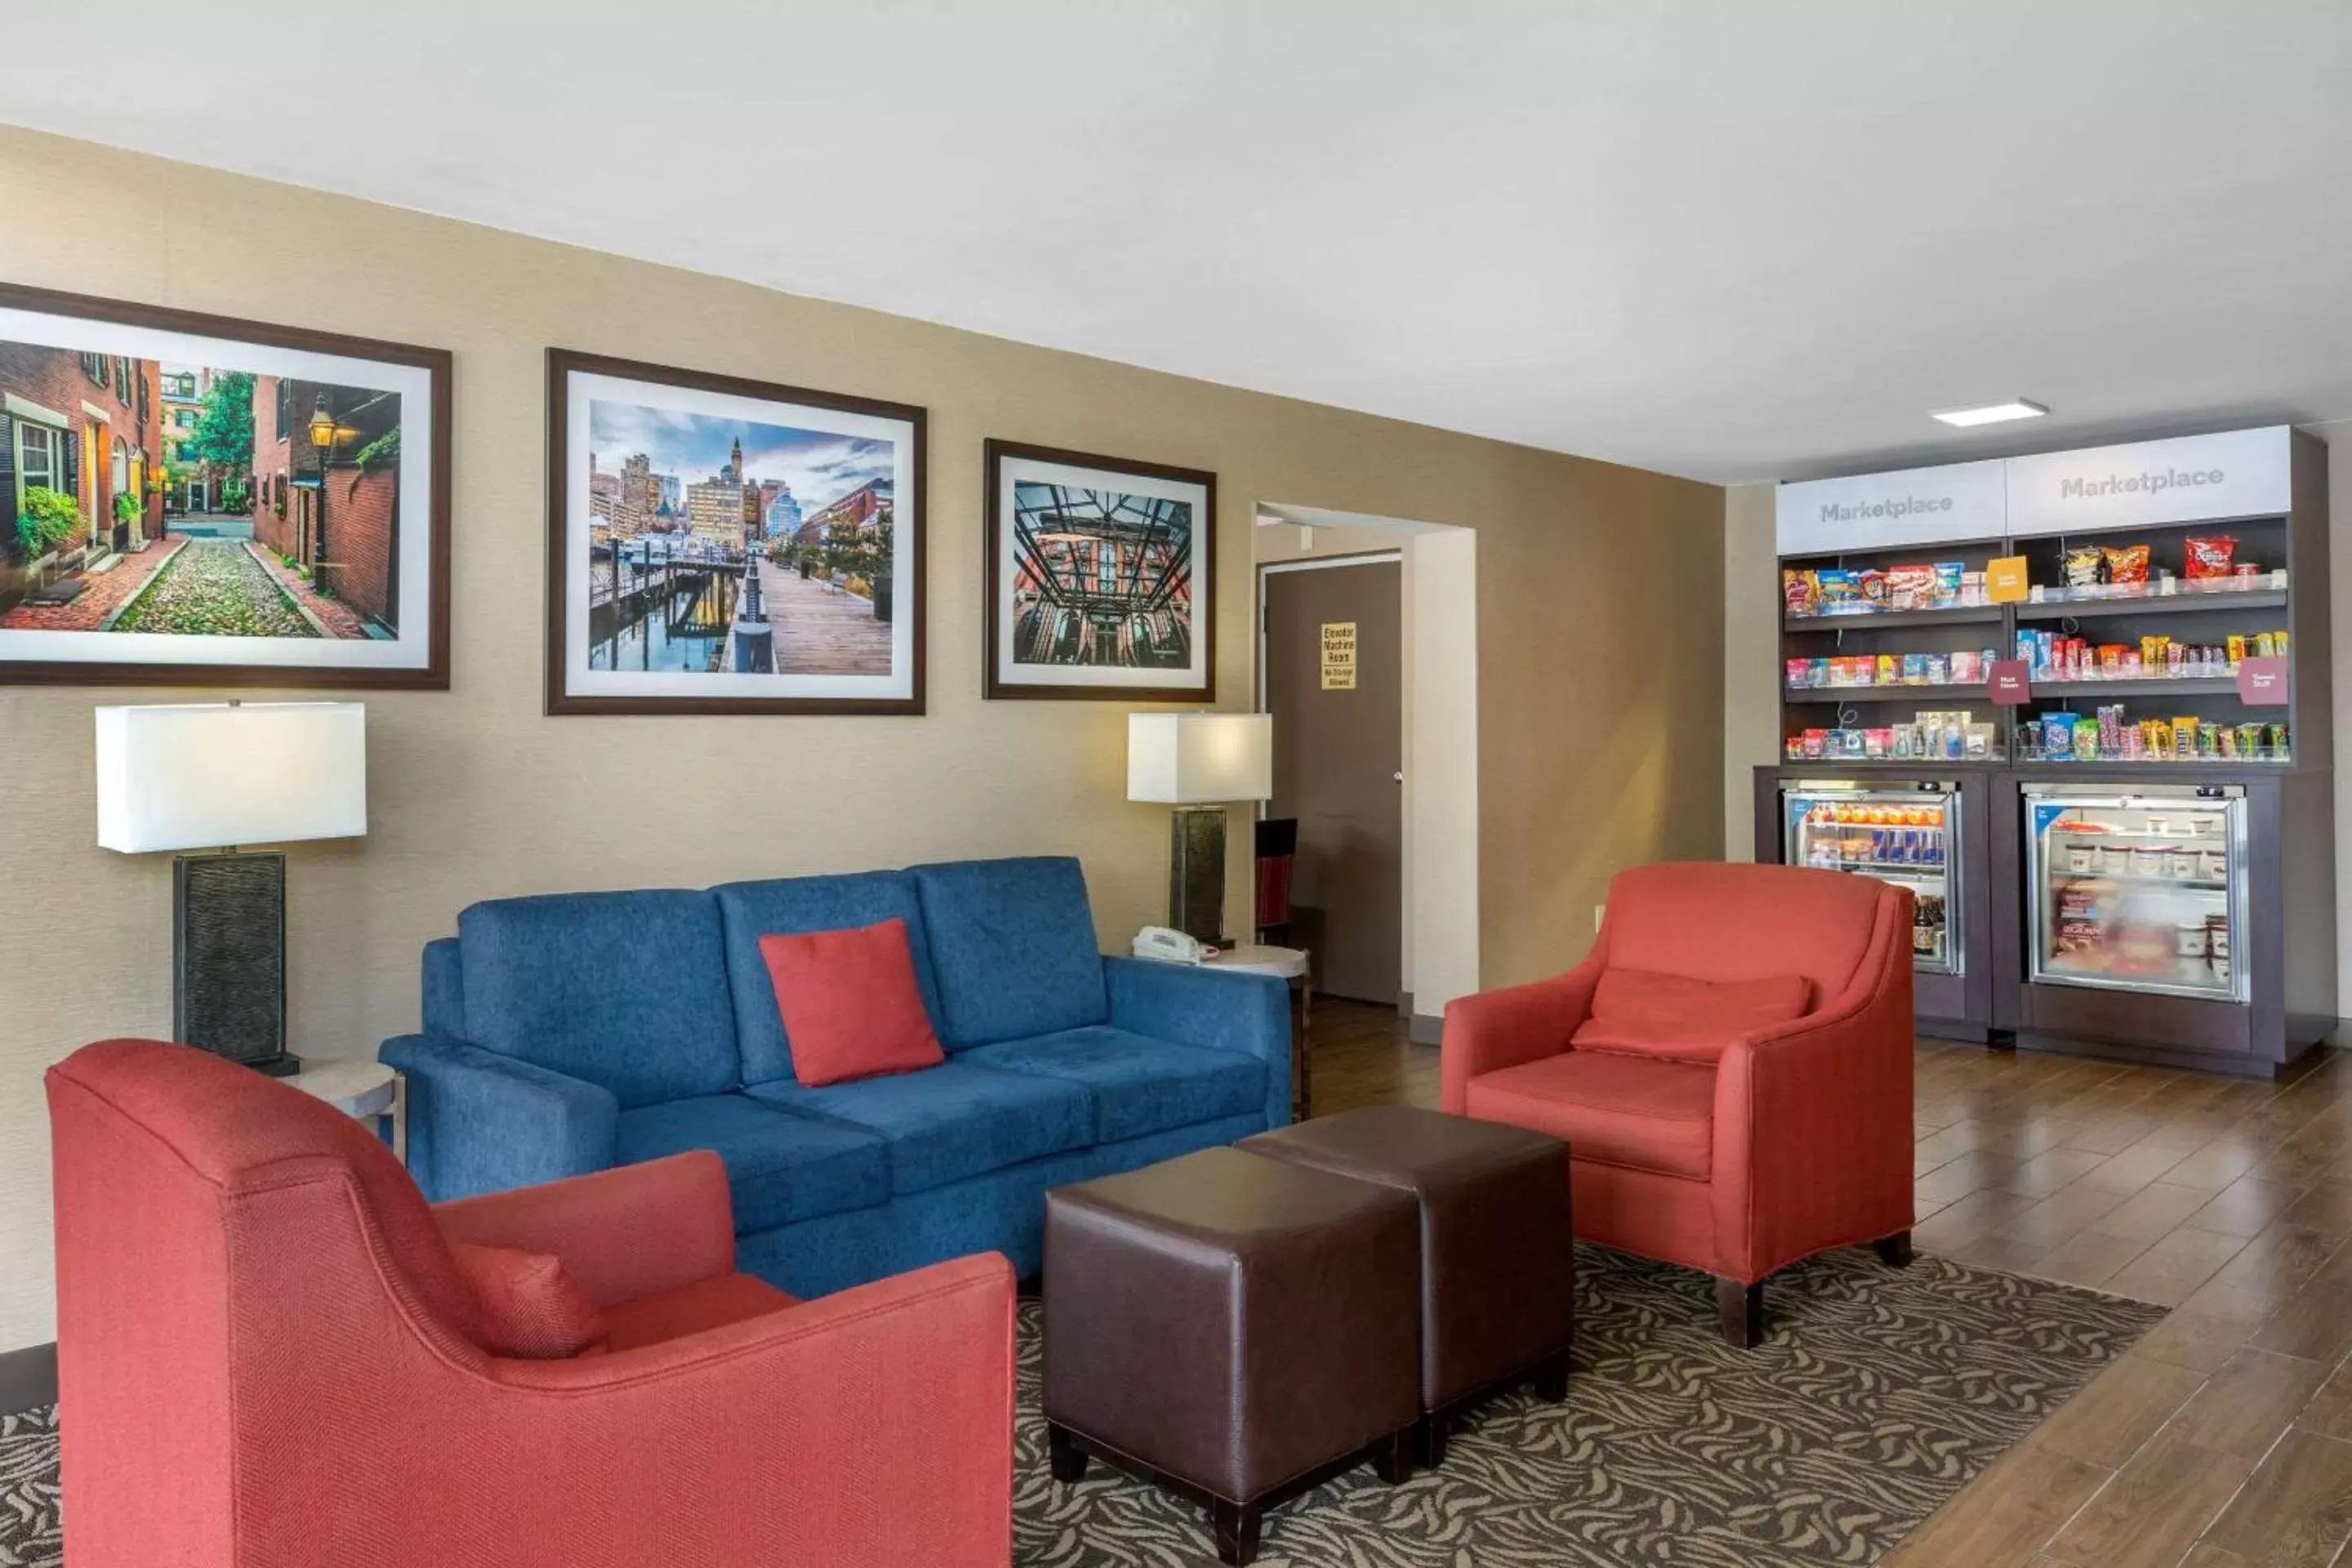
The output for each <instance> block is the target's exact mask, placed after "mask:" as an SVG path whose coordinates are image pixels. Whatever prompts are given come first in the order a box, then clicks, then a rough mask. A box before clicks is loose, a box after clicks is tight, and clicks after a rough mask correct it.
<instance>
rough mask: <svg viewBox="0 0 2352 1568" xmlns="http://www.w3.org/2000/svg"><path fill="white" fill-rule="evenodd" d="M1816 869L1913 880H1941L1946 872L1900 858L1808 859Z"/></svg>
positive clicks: (1935, 867)
mask: <svg viewBox="0 0 2352 1568" xmlns="http://www.w3.org/2000/svg"><path fill="white" fill-rule="evenodd" d="M1806 864H1807V865H1809V866H1811V868H1813V869H1814V870H1816V871H1867V872H1869V873H1870V874H1871V875H1872V876H1874V877H1896V878H1900V879H1904V880H1906V881H1913V882H1941V881H1943V880H1944V879H1945V878H1946V875H1947V873H1946V872H1945V870H1944V868H1942V867H1941V866H1928V865H1921V864H1919V863H1917V862H1916V861H1913V862H1906V861H1901V860H1809V861H1807V862H1806Z"/></svg>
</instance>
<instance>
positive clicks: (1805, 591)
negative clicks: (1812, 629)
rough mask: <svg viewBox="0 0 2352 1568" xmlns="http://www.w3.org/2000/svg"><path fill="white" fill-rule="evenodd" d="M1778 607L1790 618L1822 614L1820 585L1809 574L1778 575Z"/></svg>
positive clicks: (1792, 572) (1793, 572) (1785, 572)
mask: <svg viewBox="0 0 2352 1568" xmlns="http://www.w3.org/2000/svg"><path fill="white" fill-rule="evenodd" d="M1780 607H1781V608H1782V609H1783V610H1785V611H1786V612H1787V613H1788V614H1790V615H1792V616H1818V615H1820V614H1821V613H1822V589H1821V584H1819V583H1817V582H1815V581H1814V580H1813V574H1811V572H1796V571H1784V572H1782V573H1781V574H1780Z"/></svg>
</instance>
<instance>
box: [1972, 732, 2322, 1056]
mask: <svg viewBox="0 0 2352 1568" xmlns="http://www.w3.org/2000/svg"><path fill="white" fill-rule="evenodd" d="M2142 766H2143V767H2144V766H2145V764H2143V765H2142ZM2135 771H2137V770H2134V769H2131V768H2127V767H2126V768H2109V769H2102V770H2098V776H2093V777H2063V778H2062V777H2057V776H2048V774H2047V773H2045V774H2044V775H2042V776H2036V775H2034V774H2032V773H2020V774H2015V775H2009V776H2005V777H2004V778H2003V779H2002V780H2001V781H2000V788H2001V792H2002V794H2003V795H2005V796H2006V799H2005V800H2004V801H2003V803H2002V805H2001V807H2000V816H2004V817H2005V818H2006V822H2005V824H2004V827H2005V829H2006V830H2007V831H2006V832H2004V833H2003V834H2002V835H2001V837H2009V836H2010V835H2011V834H2013V845H2012V844H2001V845H1997V846H1996V847H1995V849H1994V854H1995V857H1996V858H1997V859H1998V858H2002V857H2004V856H2005V855H2008V854H2010V853H2011V851H2012V850H2013V854H2014V859H2015V863H2016V865H2017V869H2018V879H2019V881H2020V882H2021V889H2020V891H2021V895H2022V896H2021V898H2020V899H2019V900H2017V903H2016V906H2015V908H2014V909H2013V910H2011V909H2010V908H2009V907H2007V906H2006V905H2002V906H2000V907H1999V908H1998V912H1997V915H1996V924H1997V925H2002V926H2011V925H2013V927H2014V930H2013V931H1999V932H1996V934H1995V938H1994V946H1995V948H1996V951H1997V952H2000V961H2001V967H2002V969H2003V970H2004V973H2002V974H2000V975H1999V976H1997V977H1996V981H1995V992H1996V996H1997V999H1998V1000H1997V1005H1996V1007H1995V1019H1994V1023H1995V1026H1997V1027H2000V1028H2007V1029H2011V1030H2014V1031H2015V1033H2016V1037H2017V1044H2018V1045H2019V1046H2020V1047H2022V1048H2025V1049H2046V1050H2063V1051H2069V1052H2078V1053H2079V1052H2084V1051H2087V1052H2089V1053H2091V1054H2095V1055H2105V1056H2116V1057H2124V1058H2132V1059H2136V1060H2149V1061H2158V1062H2165V1063H2169V1064H2173V1065H2178V1066H2183V1067H2196V1068H2206V1069H2209V1070H2210V1069H2214V1068H2219V1069H2221V1070H2224V1071H2232V1072H2242V1073H2249V1074H2266V1073H2270V1072H2273V1071H2274V1070H2276V1069H2277V1068H2278V1067H2280V1066H2281V1065H2282V1064H2284V1063H2285V1062H2288V1061H2292V1060H2294V1058H2296V1057H2298V1056H2300V1055H2301V1054H2302V1053H2303V1051H2304V1050H2305V1048H2307V1047H2309V1046H2310V1045H2311V1044H2312V1043H2314V1042H2315V1041H2317V1040H2319V1039H2322V1038H2324V1037H2326V1035H2327V1034H2328V1033H2329V1031H2330V1030H2331V1029H2332V1027H2333V1026H2334V1024H2335V1011H2336V996H2335V990H2336V954H2335V946H2336V921H2335V906H2334V893H2333V884H2332V872H2333V862H2334V858H2335V836H2334V816H2333V813H2334V804H2333V798H2332V790H2331V788H2330V784H2329V780H2330V775H2329V774H2327V773H2321V772H2312V773H2273V774H2268V775H2262V774H2255V773H2242V774H2241V775H2240V776H2238V777H2236V778H2233V779H2221V778H2212V777H2210V774H2209V776H2208V777H2207V778H2206V779H2204V780H2198V781H2191V780H2189V779H2187V778H2180V779H2177V780H2166V781H2163V782H2158V781H2154V780H2149V779H2147V778H2146V777H2145V776H2144V775H2143V776H2137V777H2135V776H2132V775H2133V773H2134V772H2135ZM2051 772H2052V773H2054V770H2051Z"/></svg>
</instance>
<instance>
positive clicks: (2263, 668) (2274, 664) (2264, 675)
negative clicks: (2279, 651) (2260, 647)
mask: <svg viewBox="0 0 2352 1568" xmlns="http://www.w3.org/2000/svg"><path fill="white" fill-rule="evenodd" d="M2286 668H2287V666H2286V660H2284V659H2283V658H2242V659H2240V660H2239V661H2238V700H2239V701H2241V702H2242V703H2244V704H2245V705H2246V706H2247V707H2249V708H2284V707H2285V706H2286V700H2287V689H2286Z"/></svg>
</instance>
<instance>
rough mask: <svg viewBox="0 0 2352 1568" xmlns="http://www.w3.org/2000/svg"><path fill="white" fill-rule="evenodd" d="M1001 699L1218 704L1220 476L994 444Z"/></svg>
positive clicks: (992, 600)
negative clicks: (1214, 597)
mask: <svg viewBox="0 0 2352 1568" xmlns="http://www.w3.org/2000/svg"><path fill="white" fill-rule="evenodd" d="M987 469H988V481H987V482H988V528H987V550H988V558H987V563H986V567H985V570H986V573H987V584H988V609H987V616H988V648H987V658H986V664H985V667H984V679H983V690H984V693H985V695H987V696H989V697H992V698H1008V697H1009V698H1023V697H1043V698H1082V699H1083V698H1092V699H1108V700H1119V701H1129V702H1213V701H1214V700H1216V696H1217V647H1216V616H1215V613H1214V610H1215V606H1214V605H1213V603H1212V601H1211V592H1212V585H1213V582H1214V563H1215V557H1214V551H1215V545H1216V512H1217V476H1216V475H1214V474H1212V473H1207V472H1204V471H1202V470H1201V469H1198V468H1169V467H1166V466H1164V465H1161V464H1156V463H1139V462H1132V461H1129V460H1127V459H1125V458H1104V457H1097V456H1095V455H1094V454H1091V453H1087V452H1066V451H1061V450H1058V449H1056V448H1055V447H1031V446H1024V445H1022V444H1020V443H1018V442H1013V441H990V442H989V443H987Z"/></svg>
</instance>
